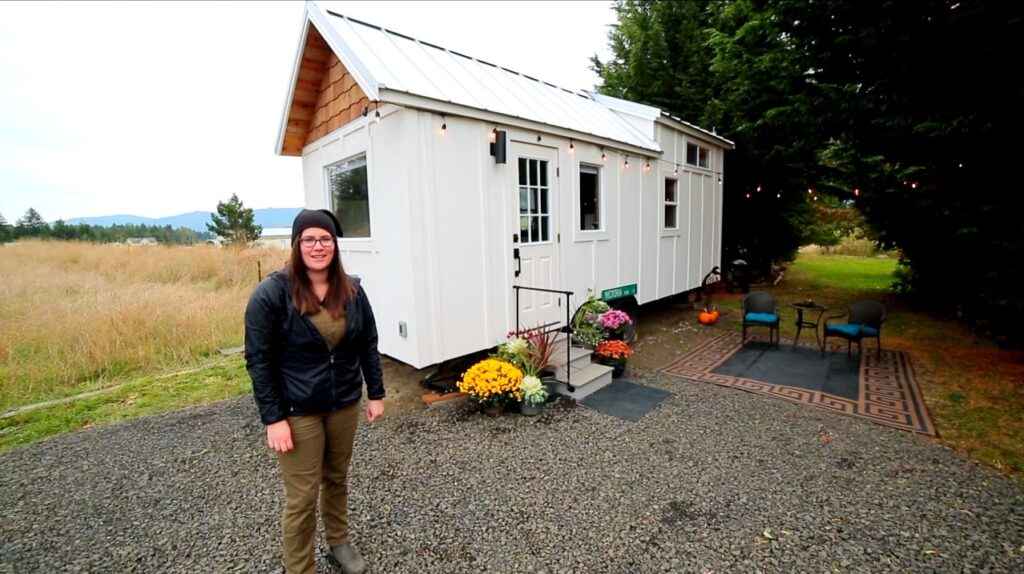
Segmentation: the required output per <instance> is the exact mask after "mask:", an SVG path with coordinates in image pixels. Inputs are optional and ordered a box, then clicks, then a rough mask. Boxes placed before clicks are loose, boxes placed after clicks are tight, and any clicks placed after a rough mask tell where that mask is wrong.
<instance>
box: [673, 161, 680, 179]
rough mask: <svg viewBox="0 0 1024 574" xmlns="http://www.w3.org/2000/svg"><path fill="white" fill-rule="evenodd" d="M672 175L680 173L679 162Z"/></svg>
mask: <svg viewBox="0 0 1024 574" xmlns="http://www.w3.org/2000/svg"><path fill="white" fill-rule="evenodd" d="M672 175H673V176H677V175H679V164H678V163H677V164H676V168H675V169H673V170H672Z"/></svg>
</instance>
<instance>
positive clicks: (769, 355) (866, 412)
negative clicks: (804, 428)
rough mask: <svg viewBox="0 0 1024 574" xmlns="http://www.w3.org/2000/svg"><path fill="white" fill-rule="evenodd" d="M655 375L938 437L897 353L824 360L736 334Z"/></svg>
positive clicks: (805, 350)
mask: <svg viewBox="0 0 1024 574" xmlns="http://www.w3.org/2000/svg"><path fill="white" fill-rule="evenodd" d="M658 370H659V371H661V372H663V373H666V374H669V375H675V376H677V377H682V378H686V379H691V380H695V381H701V382H706V383H714V384H716V385H721V386H724V387H731V388H736V389H740V390H744V391H748V392H751V393H757V394H760V395H768V396H772V397H776V398H780V399H783V400H787V401H790V402H794V403H800V404H807V405H812V406H815V407H818V408H822V409H827V410H831V411H833V412H837V413H841V414H844V415H849V416H854V417H859V418H863V419H867V420H870V421H872V422H875V423H878V424H882V425H886V426H890V427H894V428H898V429H901V430H907V431H911V432H916V433H921V434H925V435H929V436H936V432H935V425H934V424H933V423H932V420H931V416H930V415H929V414H928V408H927V407H926V406H925V404H924V399H923V397H922V395H921V390H920V388H918V385H917V381H916V380H915V379H914V371H913V369H912V368H911V365H910V358H909V357H907V355H906V354H905V353H902V352H900V351H891V350H882V355H881V357H878V356H877V354H876V352H875V350H874V349H870V348H865V350H864V352H863V353H861V355H860V357H858V356H857V355H854V356H853V358H847V355H846V345H845V344H838V343H837V344H835V345H832V344H829V347H828V350H827V352H826V354H825V357H824V358H823V357H822V356H821V348H820V347H818V346H817V345H816V344H815V343H813V342H805V343H800V344H798V345H797V346H796V348H795V349H794V348H791V347H790V344H788V343H787V342H786V341H785V340H783V341H782V342H781V344H779V345H778V346H776V345H768V344H766V343H765V342H763V341H758V340H754V341H751V340H748V341H747V344H746V345H745V346H744V345H741V344H740V334H739V333H733V332H729V333H723V334H722V335H719V336H717V337H715V338H713V339H710V340H708V341H706V342H704V343H703V344H701V345H700V346H698V347H697V348H696V349H694V350H693V351H691V352H689V353H687V354H686V355H684V356H683V357H680V358H679V359H676V360H674V361H672V362H671V363H669V364H667V365H665V366H664V367H662V368H660V369H658Z"/></svg>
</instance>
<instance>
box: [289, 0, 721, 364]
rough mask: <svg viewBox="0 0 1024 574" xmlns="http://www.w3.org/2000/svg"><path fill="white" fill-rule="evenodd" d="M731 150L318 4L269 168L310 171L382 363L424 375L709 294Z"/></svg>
mask: <svg viewBox="0 0 1024 574" xmlns="http://www.w3.org/2000/svg"><path fill="white" fill-rule="evenodd" d="M731 147H732V143H731V142H730V141H728V140H726V139H724V138H722V137H719V136H718V135H716V134H714V133H711V132H709V131H707V130H704V129H701V128H699V127H697V126H694V125H691V124H688V123H686V122H684V121H682V120H680V119H678V118H675V117H672V116H670V115H668V114H666V113H663V112H662V111H661V110H659V109H657V108H653V107H650V106H647V105H642V104H638V103H634V102H628V101H624V100H621V99H616V98H612V97H608V96H604V95H600V94H597V93H592V92H575V91H570V90H566V89H563V88H560V87H557V86H554V85H551V84H549V83H545V82H542V81H538V80H536V79H534V78H531V77H529V76H527V75H524V74H522V73H518V72H515V71H512V70H508V69H505V68H502V67H500V66H497V65H494V64H491V63H488V62H483V61H479V60H476V59H474V58H472V57H470V56H466V55H463V54H459V53H456V52H452V51H449V50H446V49H444V48H442V47H439V46H435V45H432V44H428V43H425V42H420V41H418V40H416V39H414V38H410V37H408V36H404V35H402V34H399V33H397V32H393V31H390V30H386V29H383V28H380V27H378V26H374V25H371V24H367V23H364V22H360V21H357V20H354V19H351V18H347V17H345V16H343V15H340V14H335V13H333V12H330V11H325V10H322V9H321V8H320V7H319V6H317V5H316V4H315V3H313V2H307V4H306V6H305V12H304V17H303V23H302V28H301V38H300V41H299V44H298V50H297V53H296V56H295V63H294V68H293V72H292V77H291V83H290V87H289V90H288V92H287V101H286V102H285V107H284V112H283V115H282V118H281V124H280V133H279V137H278V140H277V149H276V151H277V153H278V154H280V155H289V156H298V157H301V158H302V167H303V179H304V187H305V203H306V206H307V207H308V208H314V209H319V208H327V209H331V210H333V211H334V212H335V213H336V214H337V215H338V218H339V220H340V221H341V223H342V227H343V230H344V237H343V238H342V239H341V240H340V242H339V247H340V250H341V254H342V260H343V262H344V264H345V267H346V270H347V271H348V272H349V273H350V274H353V275H358V276H359V277H360V278H361V280H362V285H363V287H364V288H365V290H366V292H367V294H368V295H369V297H370V300H371V303H372V304H373V307H374V311H375V313H376V319H377V326H378V331H379V335H380V350H381V352H382V353H384V354H386V355H388V356H390V357H392V358H395V359H398V360H400V361H402V362H405V363H408V364H410V365H412V366H414V367H417V368H421V367H424V366H427V365H433V364H437V363H440V362H442V361H445V360H448V359H452V358H455V357H460V356H463V355H466V354H469V353H473V352H477V351H480V350H483V349H487V348H489V347H493V346H494V345H496V344H498V343H501V342H503V341H504V340H505V338H506V334H507V333H508V332H509V331H511V330H515V329H516V328H518V327H529V326H537V325H549V324H557V323H559V322H560V323H564V322H565V320H566V314H567V311H571V309H569V307H572V308H575V307H576V306H578V305H579V304H580V303H582V302H583V301H584V300H585V299H586V297H587V296H588V294H589V293H594V294H596V295H598V296H601V297H604V298H606V299H616V300H619V301H629V302H630V303H635V304H643V303H647V302H650V301H654V300H657V299H661V298H664V297H668V296H671V295H675V294H678V293H682V292H685V291H689V290H692V289H695V288H697V287H699V285H700V281H701V279H702V277H703V276H704V275H705V274H706V273H707V272H708V271H709V270H710V269H711V268H712V267H714V266H718V265H720V263H721V262H720V259H721V225H722V168H723V155H724V151H725V150H727V149H730V148H731ZM514 286H519V287H523V288H530V289H523V290H520V291H518V297H517V293H516V290H515V289H514V288H513V287H514ZM558 292H572V294H573V295H572V296H570V297H568V298H567V297H566V296H565V295H563V294H560V293H558ZM517 317H518V325H517Z"/></svg>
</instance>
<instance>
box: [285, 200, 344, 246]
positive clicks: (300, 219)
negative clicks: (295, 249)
mask: <svg viewBox="0 0 1024 574" xmlns="http://www.w3.org/2000/svg"><path fill="white" fill-rule="evenodd" d="M310 227H319V228H321V229H326V230H327V231H331V230H333V231H334V233H333V235H334V236H335V237H342V236H343V234H342V232H341V224H340V223H338V218H337V217H335V216H334V214H333V213H331V212H330V211H329V210H326V209H303V210H302V211H300V212H299V214H298V215H296V216H295V221H294V222H292V245H295V240H296V239H298V238H299V235H302V232H303V231H305V230H307V229H309V228H310Z"/></svg>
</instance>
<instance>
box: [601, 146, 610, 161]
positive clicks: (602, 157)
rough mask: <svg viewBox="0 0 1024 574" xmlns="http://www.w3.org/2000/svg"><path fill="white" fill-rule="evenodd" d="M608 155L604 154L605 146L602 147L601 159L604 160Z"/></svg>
mask: <svg viewBox="0 0 1024 574" xmlns="http://www.w3.org/2000/svg"><path fill="white" fill-rule="evenodd" d="M607 159H608V157H607V156H605V155H604V148H601V161H602V162H604V161H605V160H607Z"/></svg>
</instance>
